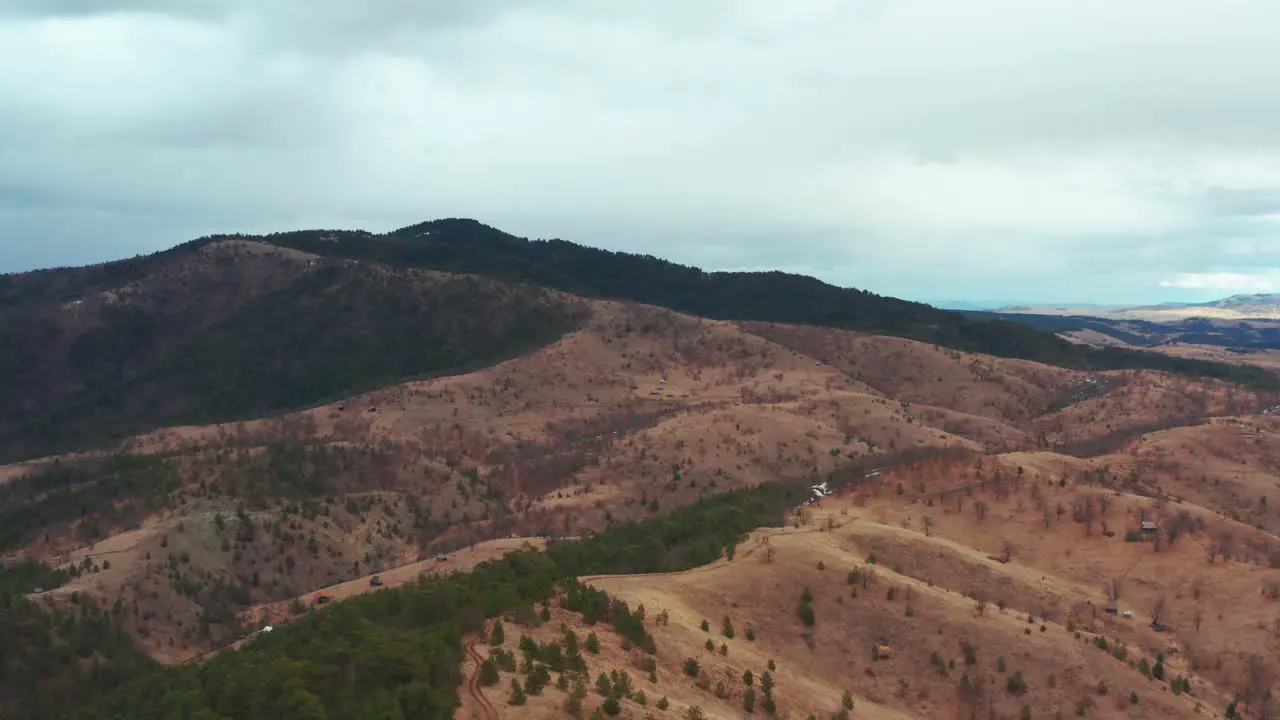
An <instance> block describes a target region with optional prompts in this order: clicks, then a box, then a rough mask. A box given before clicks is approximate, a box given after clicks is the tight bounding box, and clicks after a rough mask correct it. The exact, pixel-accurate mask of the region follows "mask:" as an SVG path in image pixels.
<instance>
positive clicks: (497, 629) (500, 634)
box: [489, 620, 507, 645]
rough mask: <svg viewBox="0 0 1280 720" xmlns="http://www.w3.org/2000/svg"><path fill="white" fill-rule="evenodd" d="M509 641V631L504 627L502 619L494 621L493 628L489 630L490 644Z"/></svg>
mask: <svg viewBox="0 0 1280 720" xmlns="http://www.w3.org/2000/svg"><path fill="white" fill-rule="evenodd" d="M506 641H507V633H506V631H504V630H503V629H502V621H501V620H495V621H493V629H492V630H491V631H489V644H490V645H501V644H502V643H504V642H506Z"/></svg>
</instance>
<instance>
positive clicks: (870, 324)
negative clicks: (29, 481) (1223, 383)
mask: <svg viewBox="0 0 1280 720" xmlns="http://www.w3.org/2000/svg"><path fill="white" fill-rule="evenodd" d="M262 239H263V240H265V241H266V242H269V243H271V244H274V245H279V246H282V247H287V248H293V249H297V250H303V251H306V252H311V253H316V254H320V255H325V256H336V257H345V258H352V259H362V260H374V261H378V262H384V263H387V264H389V265H395V266H409V267H424V268H431V269H435V270H444V271H449V272H462V273H476V274H482V275H488V276H492V277H497V278H501V279H504V280H509V281H518V282H530V283H534V284H537V285H541V286H544V287H549V288H555V289H557V290H562V291H565V292H569V293H573V294H576V295H582V296H587V297H597V298H609V299H615V300H629V301H634V302H640V303H645V304H651V305H657V306H660V307H666V308H670V309H672V310H676V311H679V312H684V313H690V314H693V315H699V316H702V317H707V318H714V319H720V320H747V321H763V322H776V323H793V324H807V325H819V326H823V327H831V328H840V329H845V330H856V331H859V332H866V333H873V334H880V335H894V336H898V337H904V338H909V339H914V340H919V341H923V342H928V343H932V344H936V345H941V346H944V347H949V348H953V349H957V350H962V351H968V352H977V353H984V354H989V355H997V356H1001V357H1011V358H1021V359H1026V360H1034V361H1037V362H1042V363H1048V364H1052V365H1059V366H1063V367H1071V368H1080V369H1086V368H1087V369H1134V368H1152V369H1163V370H1169V371H1172V372H1181V373H1188V374H1193V375H1199V376H1207V377H1218V378H1232V379H1235V380H1236V381H1238V382H1248V383H1251V384H1256V385H1259V386H1264V387H1271V388H1276V387H1280V381H1278V380H1277V378H1276V377H1275V376H1274V375H1273V374H1271V373H1268V372H1259V371H1256V370H1254V369H1252V368H1239V367H1237V368H1230V367H1228V366H1225V365H1220V364H1214V363H1207V362H1200V361H1194V360H1188V359H1185V358H1169V357H1166V356H1161V355H1158V354H1150V353H1141V352H1135V351H1131V350H1114V349H1113V350H1108V351H1096V350H1093V349H1091V348H1087V347H1080V346H1078V345H1076V344H1073V343H1070V342H1067V341H1065V340H1063V339H1061V338H1058V337H1054V336H1053V335H1052V334H1050V333H1046V332H1043V331H1035V330H1032V329H1029V328H1028V327H1027V326H1026V325H1025V324H1023V323H1020V322H1010V321H1008V320H1005V319H1001V318H993V317H992V316H987V317H983V318H980V319H979V318H974V317H970V316H967V315H965V314H960V313H952V312H947V311H943V310H938V309H936V308H933V307H931V306H929V305H925V304H923V303H914V302H908V301H904V300H899V299H896V298H890V297H881V296H878V295H874V294H872V293H868V292H864V291H860V290H854V289H847V288H839V287H835V286H833V285H829V284H827V283H824V282H821V281H819V280H816V279H814V278H811V277H807V276H802V275H793V274H788V273H782V272H750V273H744V272H705V271H703V270H700V269H698V268H694V267H688V266H683V265H677V264H675V263H672V262H668V261H665V260H660V259H658V258H655V257H652V256H646V255H636V254H630V253H621V252H610V251H606V250H600V249H597V248H592V247H587V246H584V245H578V244H575V243H571V242H566V241H564V240H538V241H530V240H526V239H524V238H518V237H515V236H513V235H509V234H507V233H504V232H502V231H501V230H498V229H496V228H492V227H489V226H487V225H483V224H481V223H479V222H476V221H474V220H465V219H446V220H435V221H430V222H425V223H420V224H417V225H412V226H409V227H406V228H402V229H400V230H396V231H394V232H391V233H388V234H386V235H370V234H367V233H334V232H325V231H318V232H317V231H308V232H292V233H280V234H275V235H270V236H267V237H265V238H262Z"/></svg>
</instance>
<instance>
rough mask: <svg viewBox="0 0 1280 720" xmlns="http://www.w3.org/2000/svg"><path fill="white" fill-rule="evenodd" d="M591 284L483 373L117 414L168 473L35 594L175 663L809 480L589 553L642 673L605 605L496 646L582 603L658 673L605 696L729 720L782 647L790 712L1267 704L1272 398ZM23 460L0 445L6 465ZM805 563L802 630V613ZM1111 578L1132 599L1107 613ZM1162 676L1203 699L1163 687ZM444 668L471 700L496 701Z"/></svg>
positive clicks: (1109, 710) (1276, 438)
mask: <svg viewBox="0 0 1280 720" xmlns="http://www.w3.org/2000/svg"><path fill="white" fill-rule="evenodd" d="M589 307H590V316H589V318H588V319H587V321H586V322H585V323H584V324H583V325H582V326H581V327H580V328H579V329H578V330H576V331H574V332H572V333H570V334H568V335H567V336H565V337H564V338H563V339H562V340H560V341H558V342H556V343H553V344H551V345H549V346H546V347H544V348H542V349H540V350H537V351H534V352H532V353H529V354H526V355H524V356H521V357H519V358H515V359H512V360H509V361H507V362H503V363H501V364H498V365H495V366H493V367H489V368H485V369H482V370H478V371H476V372H472V373H468V374H463V375H456V376H450V377H443V378H437V379H432V380H424V381H417V382H409V383H404V384H400V385H396V386H393V387H388V388H384V389H381V390H378V391H375V392H371V393H367V394H364V395H360V396H356V397H352V398H348V399H345V400H343V401H340V402H335V403H330V404H326V405H323V406H320V407H315V408H312V409H309V410H305V411H301V412H296V413H290V414H286V415H282V416H279V417H275V418H267V419H261V420H254V421H247V422H243V423H230V424H223V425H215V426H202V427H175V428H167V429H164V430H159V431H155V432H150V433H146V434H144V435H140V436H137V437H134V438H132V439H130V440H129V441H127V442H126V443H125V444H124V445H123V446H122V449H121V451H122V452H125V453H131V454H139V455H140V454H154V453H163V454H164V455H163V456H164V458H165V462H166V463H167V465H166V467H169V468H171V469H172V472H173V473H175V475H176V477H178V478H179V482H178V487H177V488H176V489H175V490H173V491H172V492H171V493H170V494H169V495H168V496H167V497H166V499H165V501H164V502H163V503H162V507H161V509H160V510H158V511H156V512H154V513H152V514H150V515H148V516H146V517H144V518H142V519H141V520H140V521H139V522H138V523H136V524H130V525H122V526H112V527H107V528H105V529H103V530H102V532H101V534H100V536H99V537H94V538H93V540H92V542H88V541H86V539H85V537H84V534H83V533H82V532H79V529H80V528H79V527H78V524H76V523H73V524H70V525H67V526H66V527H62V528H55V529H52V530H51V531H50V532H48V533H45V534H43V535H41V536H39V537H35V538H33V539H32V540H31V542H30V543H29V544H28V546H27V547H26V548H25V549H24V552H25V553H28V554H31V555H34V556H38V557H41V558H43V559H47V560H50V561H52V562H54V563H56V564H60V565H62V566H64V567H65V566H72V565H74V566H77V567H81V568H84V569H85V572H84V573H83V574H82V575H80V576H79V577H78V578H76V579H74V580H73V581H72V582H71V583H70V584H68V585H67V586H65V587H63V588H60V589H58V590H56V591H51V592H45V593H42V594H41V597H43V598H44V599H46V600H47V601H48V602H51V603H62V602H67V601H68V599H67V598H68V597H69V596H70V594H71V593H72V592H78V593H86V594H89V595H91V596H95V597H98V598H101V599H102V600H104V601H105V603H106V604H107V605H112V604H119V605H120V606H121V607H122V608H123V612H122V613H121V614H120V617H121V618H123V619H122V622H123V624H124V626H125V628H126V629H127V630H128V632H130V633H131V634H132V635H133V636H134V637H136V638H137V639H138V641H139V642H140V643H141V644H142V645H144V646H145V647H146V648H147V649H148V651H149V652H151V653H152V654H153V655H154V656H155V657H157V658H159V659H161V660H164V661H166V662H183V661H190V660H192V659H194V658H198V657H200V656H203V655H205V654H207V653H209V652H211V651H214V650H217V649H219V648H223V647H226V646H228V645H231V644H233V643H235V642H237V641H240V640H242V639H243V638H245V637H248V636H249V635H250V634H252V633H253V632H256V631H257V630H258V629H259V628H260V627H261V626H262V625H263V624H266V623H278V622H282V621H286V620H287V619H288V618H289V617H291V616H293V615H295V614H297V613H298V612H300V611H301V609H302V608H305V606H306V605H307V604H309V602H310V601H311V599H312V598H313V597H314V595H315V593H316V592H317V591H323V592H324V593H325V594H327V595H329V596H331V597H332V598H333V599H334V600H341V599H342V598H344V597H347V596H349V595H351V594H355V593H359V592H366V591H370V590H371V589H372V588H370V586H369V583H368V580H369V578H370V577H371V576H372V575H374V574H378V575H380V577H381V578H382V579H383V580H384V583H385V584H386V585H395V584H399V583H402V582H406V581H408V580H411V579H413V578H415V577H417V576H418V574H419V573H420V572H436V571H444V570H450V571H451V570H459V569H462V570H465V569H467V568H469V567H473V566H474V564H475V562H479V561H481V560H483V559H487V558H491V557H496V556H498V555H500V554H502V553H505V552H508V551H511V550H514V549H517V548H519V547H521V546H522V545H523V544H524V542H525V540H524V538H526V537H528V538H531V541H532V542H534V544H535V545H538V544H540V543H541V542H542V540H541V538H542V537H573V536H578V535H583V534H589V533H592V532H594V531H597V530H599V529H601V528H604V527H606V526H608V525H609V524H611V523H616V522H620V521H626V520H634V519H643V518H646V517H650V516H653V515H656V514H660V513H662V512H665V511H666V510H669V509H672V508H674V507H678V506H680V505H684V504H688V503H690V502H693V501H695V500H696V499H698V498H699V497H702V496H704V495H707V494H711V493H716V492H719V491H722V490H728V489H732V488H737V487H746V486H752V485H755V484H757V483H760V482H765V481H770V480H775V479H779V478H782V479H797V480H798V479H807V480H809V481H811V482H813V483H815V484H816V483H818V482H822V481H831V482H833V484H836V485H842V486H843V487H842V489H841V490H840V491H839V492H838V493H837V494H836V495H833V496H830V497H827V498H824V499H822V500H821V501H820V502H816V503H814V504H811V505H808V506H806V507H802V508H798V509H796V510H795V511H793V513H792V515H791V518H790V521H789V525H788V526H787V527H785V528H773V529H761V530H759V531H756V532H754V533H752V534H751V536H750V537H749V538H747V540H746V541H745V542H744V544H743V545H741V546H740V549H739V551H738V552H737V554H736V557H735V558H734V559H732V560H729V559H721V560H720V561H718V562H716V563H714V564H712V565H709V566H706V567H702V568H698V569H695V570H692V571H689V572H685V573H676V574H669V575H645V576H618V577H598V578H589V579H587V581H588V582H589V583H590V584H592V585H594V586H596V587H599V588H601V589H603V590H605V591H607V592H609V593H610V594H612V595H616V596H618V597H621V598H623V599H625V600H627V601H628V602H629V603H630V604H631V605H632V606H635V605H638V604H643V605H644V607H645V608H646V610H647V611H648V614H649V617H650V618H651V619H652V618H656V617H657V616H658V614H659V613H661V612H664V611H665V613H666V617H667V618H668V621H667V622H664V623H661V624H657V623H652V622H651V624H652V628H651V630H652V632H653V635H654V637H655V640H656V643H657V647H658V652H657V655H656V661H657V666H656V668H655V670H654V673H655V681H653V682H650V680H649V679H648V672H647V671H645V670H643V669H641V668H640V666H639V665H637V663H640V659H639V658H638V656H637V652H636V651H634V650H624V649H623V648H622V644H621V640H620V639H619V638H618V637H617V636H616V635H614V634H613V633H612V632H611V631H610V630H609V629H608V628H607V626H604V625H600V626H597V627H593V628H588V627H586V626H584V625H582V620H581V617H580V616H577V615H572V614H569V613H567V612H564V611H562V610H561V609H559V608H555V607H553V608H551V609H550V612H551V616H552V620H551V621H550V622H547V623H542V624H541V625H540V626H539V627H533V626H529V627H518V626H516V625H511V626H510V627H509V630H508V633H507V642H506V644H507V646H508V647H509V648H511V649H513V651H516V652H518V650H517V649H516V643H517V642H518V639H519V634H520V633H521V632H525V633H528V634H530V635H531V636H533V637H536V638H537V639H539V640H543V641H545V640H548V639H551V638H552V637H555V636H559V634H561V624H562V623H563V624H565V625H566V626H567V627H569V628H570V629H573V630H575V631H576V632H578V633H579V634H580V635H581V636H583V637H585V636H586V635H587V633H588V632H595V633H596V634H597V635H598V636H599V639H600V642H601V646H602V647H601V651H600V652H599V653H598V654H592V655H589V656H588V661H589V664H590V668H589V672H590V677H591V678H592V679H594V678H595V677H596V676H597V675H598V674H599V673H601V672H606V673H607V672H609V671H610V670H614V669H616V670H623V669H627V670H628V672H629V673H630V674H631V676H632V678H633V680H634V684H635V686H636V687H637V688H639V689H643V691H644V693H645V696H646V700H647V703H646V705H645V706H643V707H642V706H640V705H638V704H636V703H635V702H633V701H625V702H624V703H623V706H622V717H633V718H643V717H646V716H647V715H650V714H652V715H653V716H655V717H682V716H684V714H685V713H686V712H687V711H688V709H689V708H691V707H692V706H698V707H700V708H701V709H702V711H704V712H705V714H706V716H707V717H717V718H738V717H743V716H744V709H743V702H744V694H745V693H746V691H747V688H748V686H747V684H746V683H745V682H744V679H743V674H744V673H745V672H746V671H748V670H750V671H751V672H752V673H753V675H754V677H755V681H754V682H755V685H754V688H756V690H757V692H758V688H759V683H760V679H759V678H760V677H761V676H762V674H763V673H764V671H765V670H766V668H767V665H768V663H769V662H770V660H772V661H773V662H774V663H775V665H776V670H775V671H773V672H772V677H773V679H774V680H775V682H776V690H775V691H774V697H775V698H776V701H777V705H778V708H779V712H780V713H781V715H780V716H784V717H800V718H803V717H807V716H808V715H809V714H814V715H816V716H818V717H829V716H830V715H831V714H832V713H835V712H838V711H839V710H840V707H841V702H842V695H843V694H844V693H845V692H846V691H848V692H849V693H851V696H852V699H853V705H854V707H853V709H852V711H851V715H852V716H853V717H865V718H909V717H918V718H934V717H987V716H988V715H989V714H991V713H994V715H991V716H993V717H1010V718H1014V717H1020V716H1021V717H1027V716H1030V717H1036V718H1040V717H1055V713H1061V715H1062V716H1063V717H1067V716H1075V715H1077V714H1079V713H1084V714H1086V715H1087V716H1088V717H1117V718H1119V717H1127V718H1169V717H1215V716H1218V715H1220V714H1221V713H1222V712H1223V710H1224V708H1225V707H1226V706H1227V704H1228V703H1229V702H1231V700H1232V699H1233V698H1235V697H1237V696H1239V697H1240V698H1241V699H1242V700H1248V701H1249V703H1250V704H1251V706H1253V707H1255V708H1256V707H1259V706H1261V705H1263V704H1264V703H1265V702H1266V701H1264V700H1263V697H1264V693H1265V690H1266V689H1267V688H1269V687H1271V686H1272V685H1274V684H1275V683H1276V681H1277V679H1280V676H1277V674H1276V673H1277V670H1280V665H1278V664H1277V661H1276V658H1277V657H1280V536H1278V535H1277V533H1278V532H1280V510H1277V507H1276V505H1277V501H1280V418H1273V417H1271V416H1266V415H1262V414H1260V413H1261V412H1262V411H1263V410H1264V409H1266V408H1268V407H1271V406H1273V405H1274V404H1275V398H1272V397H1268V396H1262V395H1260V394H1258V393H1255V392H1251V391H1246V390H1243V389H1240V388H1238V387H1234V386H1230V385H1227V384H1224V383H1218V382H1213V381H1200V380H1192V379H1188V378H1185V377H1180V376H1173V375H1168V374H1163V373H1158V372H1149V371H1141V372H1109V373H1087V372H1079V371H1070V370H1064V369H1061V368H1055V367H1049V366H1044V365H1039V364H1036V363H1031V362H1026V361H1019V360H1007V359H1001V358H995V357H989V356H982V355H975V354H969V353H962V352H957V351H953V350H947V349H943V348H939V347H934V346H930V345H925V344H922V343H918V342H913V341H909V340H902V339H898V338H888V337H879V336H869V335H862V334H857V333H852V332H841V331H833V330H828V329H822V328H814V327H796V326H782V325H771V324H762V323H730V322H720V321H710V320H704V319H699V318H694V317H690V316H685V315H680V314H677V313H673V312H669V311H666V310H661V309H656V308H653V307H648V306H642V305H635V304H626V303H616V302H603V301H599V302H591V303H590V304H589ZM68 461H70V460H68ZM39 466H40V463H29V464H27V465H24V466H20V467H19V466H12V467H9V468H0V482H4V481H5V480H6V479H9V478H12V477H16V476H20V475H22V474H23V473H27V472H36V471H37V470H38V468H39ZM872 467H876V468H883V472H880V473H878V474H872V475H869V474H868V472H867V471H868V470H870V469H871V468H872ZM284 477H288V478H290V480H289V481H288V482H289V483H292V484H287V485H286V484H283V483H284V480H281V479H280V478H284ZM264 478H273V480H272V482H279V483H282V484H281V485H280V487H281V488H283V489H280V490H278V491H276V490H273V489H272V488H274V487H275V486H273V485H269V483H267V482H266V480H264ZM1143 521H1150V522H1154V523H1156V524H1157V527H1158V528H1159V529H1158V530H1157V531H1155V532H1147V533H1143V532H1142V530H1141V525H1142V522H1143ZM82 522H83V521H82ZM440 553H444V554H447V555H449V558H450V559H449V560H448V561H447V562H440V561H438V560H436V559H435V556H436V555H437V554H440ZM806 588H807V589H808V592H810V593H811V594H812V601H811V607H812V610H813V614H814V618H815V622H814V624H813V625H812V626H807V625H806V624H805V623H804V622H802V620H801V619H800V617H799V616H798V612H797V607H798V604H800V603H801V595H802V593H804V592H805V591H806ZM1109 599H1115V601H1116V603H1117V605H1118V610H1119V611H1120V613H1123V612H1124V611H1131V612H1132V617H1126V616H1124V615H1123V614H1117V615H1114V616H1113V615H1111V614H1108V613H1107V612H1106V611H1105V606H1106V604H1107V602H1108V600H1109ZM725 618H728V619H729V621H730V622H731V623H732V625H733V626H734V627H735V629H736V634H735V637H734V638H728V637H725V636H723V635H722V634H721V633H720V630H721V629H722V625H723V622H724V620H725ZM703 619H706V620H707V621H708V623H709V626H710V631H709V632H707V631H703V630H702V629H701V627H700V624H701V622H702V620H703ZM1153 621H1158V624H1157V625H1156V626H1155V627H1153ZM747 628H751V631H752V634H753V636H754V640H747V639H746V630H747ZM707 640H710V641H711V643H712V645H713V647H714V649H713V650H707V649H706V647H705V646H704V645H705V643H706V641H707ZM722 645H723V646H724V649H723V652H722V650H721V646H722ZM1104 646H1105V649H1102V648H1103V647H1104ZM966 647H968V648H970V649H971V651H972V653H971V656H970V657H968V658H966V650H965V648H966ZM477 651H478V652H479V653H480V654H481V655H482V656H483V655H484V654H486V653H487V652H489V646H488V645H487V644H486V643H481V644H480V645H478V646H477ZM688 658H695V659H697V660H698V662H699V664H700V666H701V668H702V670H703V671H704V672H705V673H706V677H707V680H706V681H705V682H703V683H702V684H705V685H706V687H705V688H704V687H699V684H700V682H702V681H699V680H697V679H695V678H694V677H691V676H689V675H687V674H686V673H685V672H684V670H683V669H682V667H683V664H684V663H685V661H686V659H688ZM1157 658H1162V659H1163V662H1161V663H1160V666H1161V668H1160V671H1159V672H1160V674H1161V675H1162V676H1163V679H1162V680H1157V679H1154V678H1152V677H1150V675H1151V673H1152V668H1154V667H1155V665H1156V662H1157ZM471 664H472V665H474V662H472V663H471ZM1143 667H1145V668H1147V672H1146V673H1145V674H1144V672H1143ZM474 670H475V668H474V667H468V668H465V671H466V674H467V675H468V676H470V675H471V673H472V672H473V671H474ZM509 675H510V674H509V673H504V675H503V678H502V682H501V683H500V684H499V685H498V686H496V687H490V688H488V689H487V690H485V691H484V692H485V696H486V698H487V700H488V702H489V703H490V704H491V706H492V709H493V710H495V711H496V713H497V714H498V715H499V716H501V717H520V718H525V717H528V718H539V717H548V718H550V717H560V716H562V715H563V710H562V706H563V702H564V699H565V698H566V697H567V694H566V693H565V692H562V691H560V690H557V689H555V688H554V687H549V688H547V689H546V690H545V691H544V692H543V694H542V695H538V696H534V697H531V698H530V699H529V702H528V703H527V704H526V705H523V706H518V707H517V706H511V705H508V704H507V699H506V696H507V690H506V688H507V687H508V685H509V680H510V678H509ZM1015 677H1016V678H1017V679H1016V680H1014V679H1011V678H1015ZM1175 678H1187V679H1188V682H1189V686H1188V687H1189V688H1190V692H1191V693H1192V694H1191V695H1188V694H1186V693H1177V694H1175V693H1174V692H1172V691H1171V687H1170V683H1171V681H1172V680H1174V679H1175ZM1180 682H1181V681H1180V680H1179V683H1180ZM721 684H723V688H722V689H721V691H720V692H717V690H716V688H717V686H719V685H721ZM664 696H665V697H666V698H667V699H668V702H669V708H668V709H667V710H666V711H662V710H659V709H658V708H657V706H656V703H657V701H658V700H659V698H661V697H664ZM463 697H464V707H463V710H462V714H460V715H459V717H473V716H474V717H487V716H488V714H489V712H490V710H489V708H488V707H487V706H482V705H481V704H479V703H478V702H476V700H475V699H474V698H472V697H471V696H469V695H468V694H467V693H464V694H463ZM758 699H759V698H758ZM600 700H601V698H599V697H598V696H596V695H594V694H590V695H589V696H588V698H587V699H586V700H584V706H585V707H586V708H587V709H588V710H590V709H591V708H593V707H594V706H595V705H598V704H599V701H600ZM1024 708H1026V710H1024ZM1026 713H1030V715H1027V714H1026Z"/></svg>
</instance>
